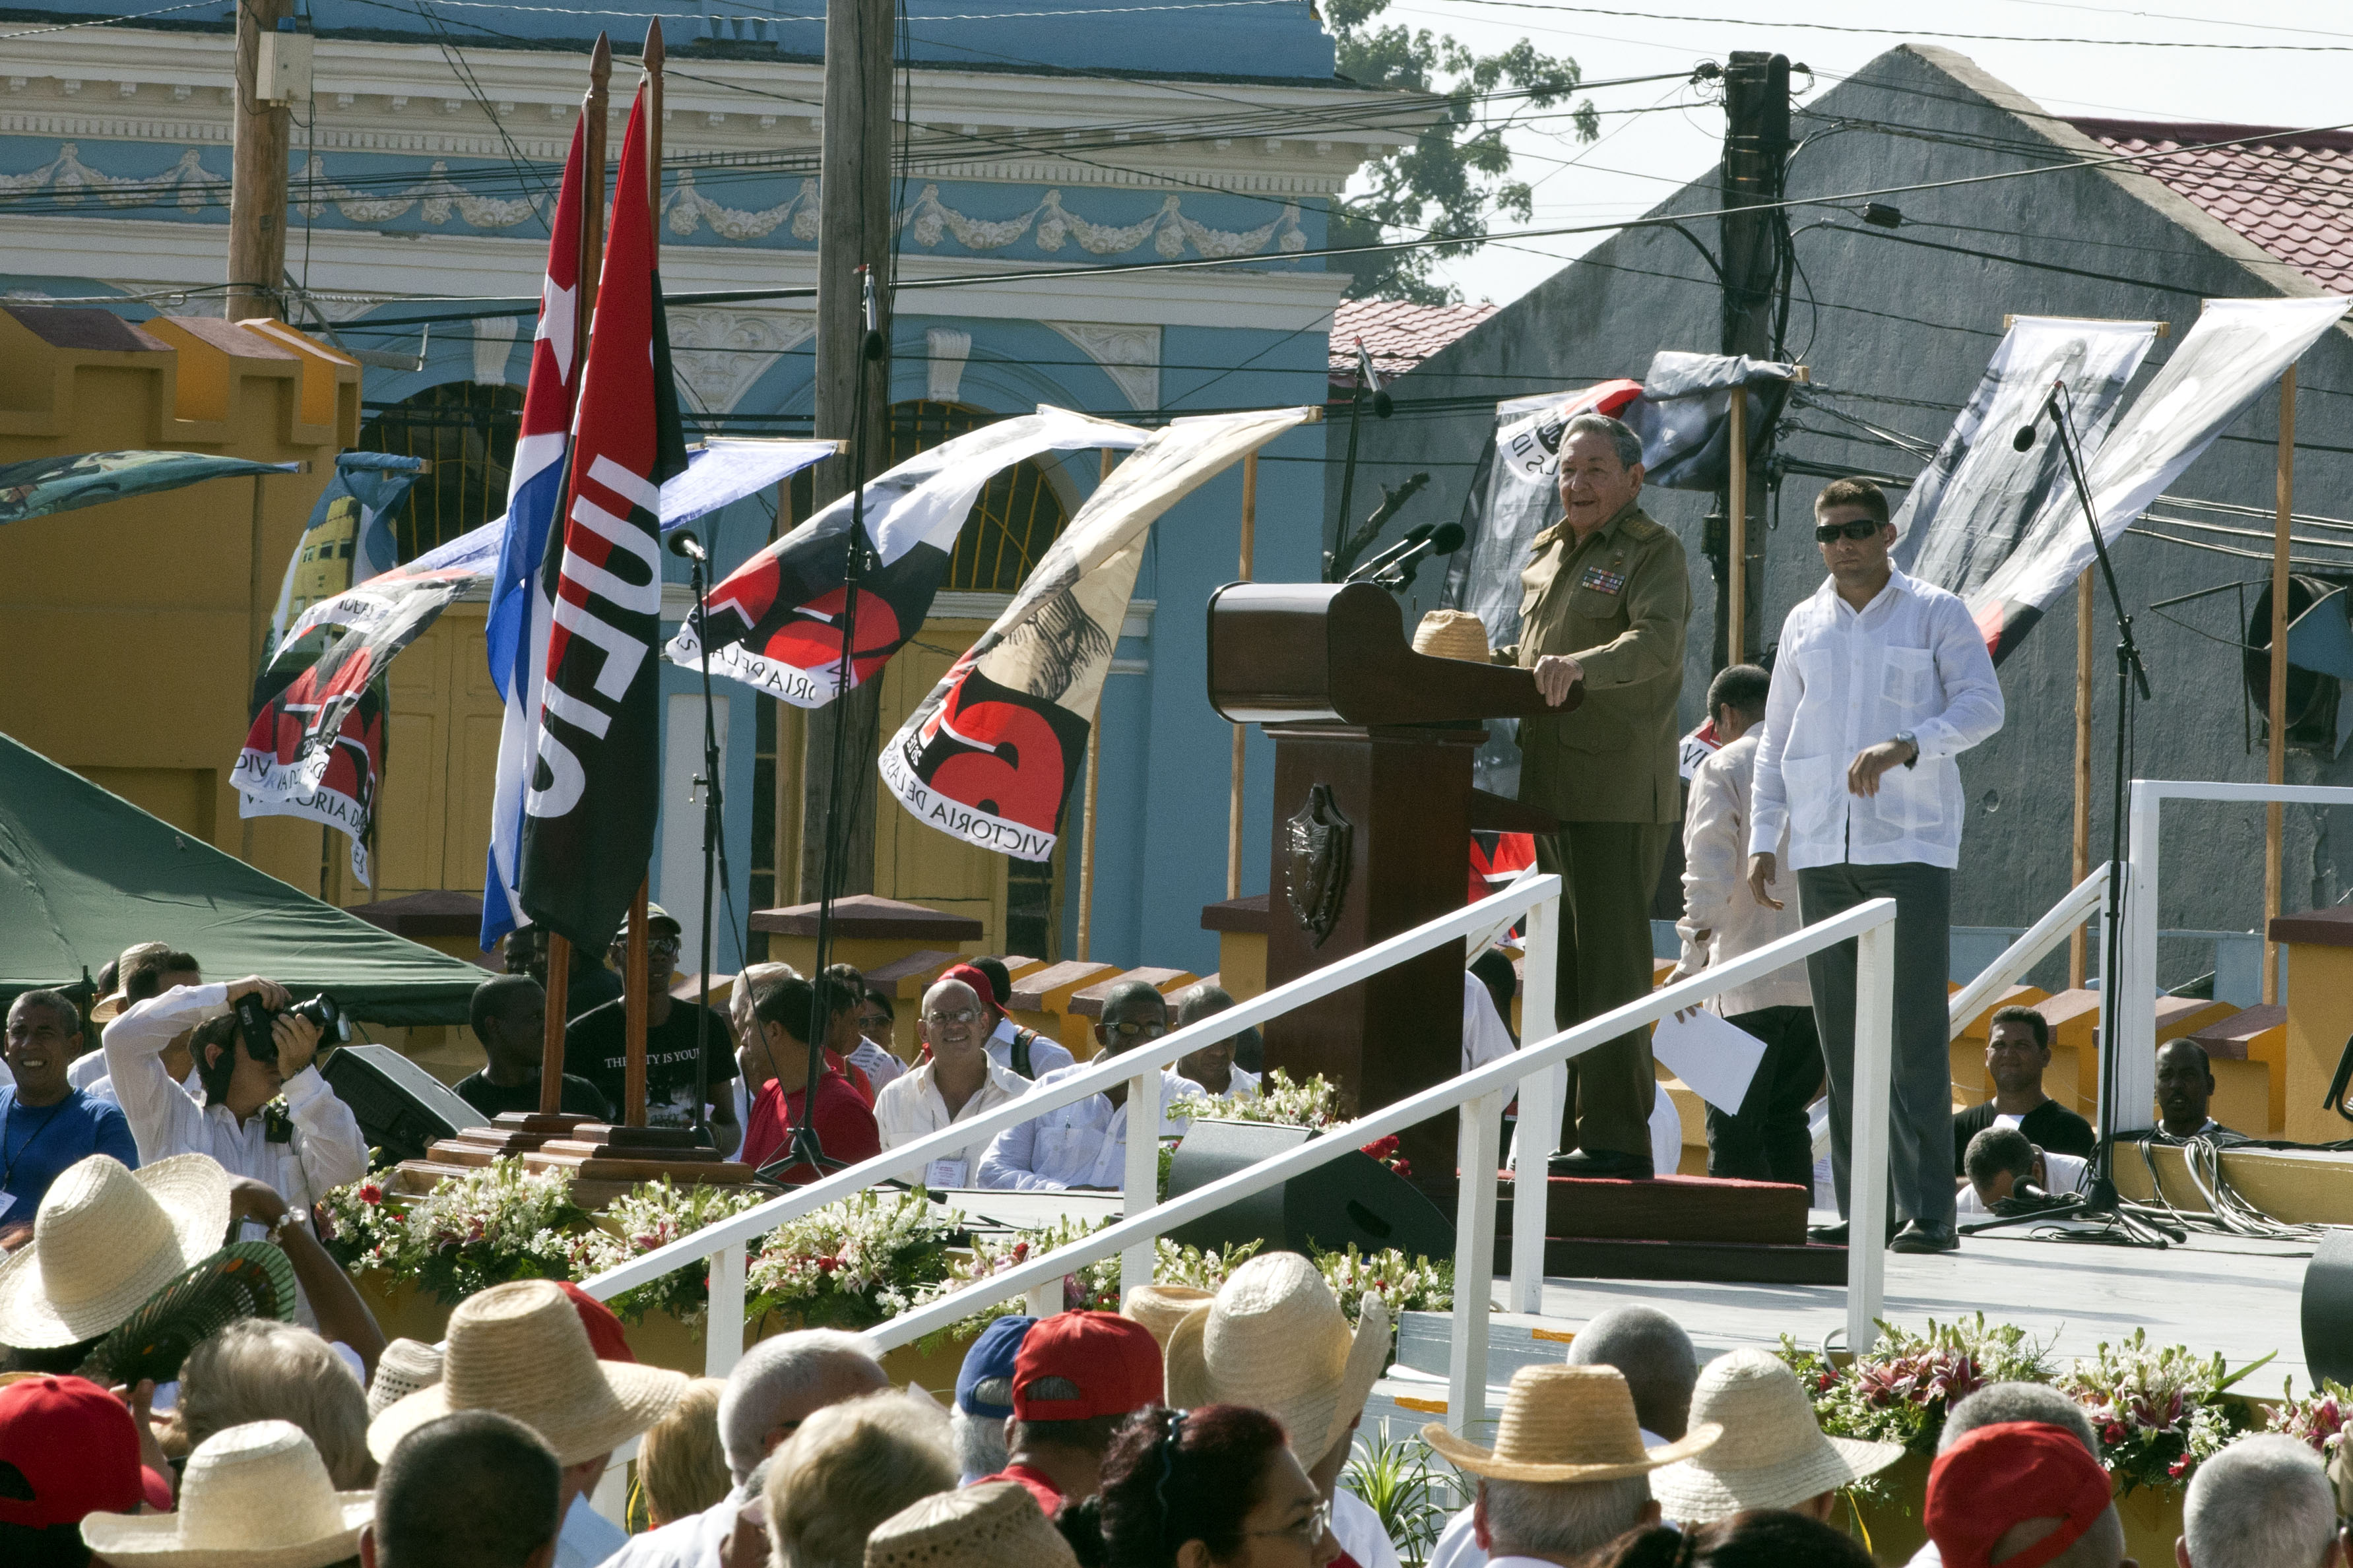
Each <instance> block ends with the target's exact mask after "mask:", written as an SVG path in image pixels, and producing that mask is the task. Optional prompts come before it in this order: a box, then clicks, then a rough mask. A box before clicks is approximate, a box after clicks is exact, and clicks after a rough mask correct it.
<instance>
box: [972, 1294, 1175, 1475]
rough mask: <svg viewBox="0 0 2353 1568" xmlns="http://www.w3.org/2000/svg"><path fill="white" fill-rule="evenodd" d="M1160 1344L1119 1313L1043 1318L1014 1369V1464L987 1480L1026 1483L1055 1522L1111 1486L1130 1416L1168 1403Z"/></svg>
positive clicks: (1009, 1435)
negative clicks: (1107, 1459) (1119, 1440)
mask: <svg viewBox="0 0 2353 1568" xmlns="http://www.w3.org/2000/svg"><path fill="white" fill-rule="evenodd" d="M1160 1390H1161V1364H1160V1344H1159V1342H1158V1341H1156V1340H1155V1339H1154V1338H1153V1337H1152V1334H1151V1331H1149V1330H1147V1329H1145V1326H1144V1325H1143V1324H1142V1323H1138V1322H1135V1321H1132V1320H1130V1319H1127V1318H1123V1317H1121V1316H1120V1315H1119V1314H1118V1313H1116V1312H1057V1313H1056V1314H1055V1315H1054V1316H1052V1317H1050V1318H1041V1319H1039V1321H1038V1322H1037V1324H1036V1325H1035V1326H1034V1327H1032V1328H1031V1329H1030V1331H1029V1334H1028V1335H1027V1336H1026V1337H1024V1338H1023V1340H1022V1342H1021V1353H1020V1354H1019V1355H1018V1356H1017V1357H1016V1358H1015V1359H1014V1363H1013V1417H1012V1419H1011V1420H1009V1421H1008V1422H1006V1424H1005V1447H1006V1450H1007V1453H1008V1459H1007V1461H1006V1466H1005V1468H1003V1469H1001V1470H999V1471H997V1474H995V1475H993V1476H983V1477H981V1478H980V1480H978V1481H975V1482H973V1483H972V1484H973V1485H975V1486H979V1485H981V1484H982V1482H986V1481H1018V1482H1020V1483H1021V1484H1022V1485H1023V1486H1025V1487H1028V1488H1029V1495H1030V1496H1032V1497H1034V1498H1036V1499H1037V1500H1038V1506H1039V1508H1041V1509H1043V1510H1045V1513H1046V1517H1047V1518H1048V1519H1051V1518H1053V1517H1054V1515H1055V1514H1056V1513H1057V1512H1058V1511H1060V1509H1061V1506H1062V1504H1063V1503H1064V1502H1065V1501H1071V1502H1077V1501H1080V1500H1083V1499H1086V1498H1090V1497H1092V1496H1093V1495H1094V1494H1095V1493H1096V1491H1098V1490H1099V1489H1101V1488H1102V1486H1103V1450H1104V1449H1106V1448H1108V1447H1111V1439H1112V1434H1113V1433H1114V1432H1116V1431H1118V1430H1119V1426H1120V1423H1122V1422H1124V1421H1125V1420H1126V1419H1127V1417H1128V1416H1129V1415H1130V1414H1132V1413H1133V1412H1134V1411H1137V1410H1140V1409H1142V1408H1143V1407H1144V1406H1145V1405H1157V1404H1158V1403H1160Z"/></svg>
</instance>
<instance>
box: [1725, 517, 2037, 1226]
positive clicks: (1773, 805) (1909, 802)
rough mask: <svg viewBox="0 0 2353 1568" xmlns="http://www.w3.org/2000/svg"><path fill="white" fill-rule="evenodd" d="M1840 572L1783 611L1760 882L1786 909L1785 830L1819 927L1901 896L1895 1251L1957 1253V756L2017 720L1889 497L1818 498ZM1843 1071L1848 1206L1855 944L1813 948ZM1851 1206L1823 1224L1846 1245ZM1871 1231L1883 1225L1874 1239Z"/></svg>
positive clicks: (1759, 787) (1758, 803) (1893, 1129)
mask: <svg viewBox="0 0 2353 1568" xmlns="http://www.w3.org/2000/svg"><path fill="white" fill-rule="evenodd" d="M1814 522H1815V527H1814V539H1815V542H1817V543H1818V544H1819V545H1820V547H1821V552H1822V564H1823V565H1824V566H1825V567H1827V568H1828V569H1829V572H1830V576H1829V578H1828V580H1826V581H1825V582H1824V583H1823V584H1822V585H1821V586H1820V588H1819V589H1817V590H1816V591H1815V592H1814V594H1813V595H1811V596H1810V597H1808V598H1806V599H1804V600H1802V601H1800V602H1799V605H1797V607H1796V608H1795V609H1792V610H1791V611H1790V612H1789V616H1788V620H1786V621H1785V622H1783V623H1782V626H1781V643H1780V654H1779V658H1778V662H1777V663H1776V664H1775V665H1774V667H1773V685H1772V689H1771V691H1770V692H1769V693H1768V695H1767V698H1766V703H1765V735H1764V739H1763V740H1762V741H1760V742H1758V743H1757V763H1756V780H1755V784H1754V796H1753V799H1754V809H1753V811H1752V812H1751V816H1750V821H1749V827H1748V849H1749V858H1748V886H1749V891H1750V894H1751V896H1752V897H1754V898H1755V899H1756V900H1757V902H1758V903H1760V904H1764V905H1767V906H1768V907H1770V908H1773V909H1779V908H1780V907H1781V900H1778V899H1776V898H1774V897H1773V895H1772V892H1771V890H1770V889H1771V888H1772V884H1773V881H1774V879H1775V877H1776V875H1777V874H1778V869H1779V867H1778V856H1777V854H1776V851H1777V849H1778V847H1779V845H1780V842H1781V836H1782V834H1783V832H1784V831H1785V830H1786V831H1787V832H1788V844H1789V852H1788V853H1789V863H1790V865H1791V866H1792V867H1793V868H1795V869H1796V871H1797V873H1798V907H1799V911H1800V912H1801V913H1802V914H1803V915H1804V917H1805V921H1806V923H1807V924H1808V925H1812V924H1814V923H1816V922H1817V921H1824V920H1828V919H1829V918H1830V917H1831V916H1832V915H1835V914H1838V913H1840V912H1841V911H1842V910H1850V909H1852V908H1854V907H1855V906H1856V905H1858V904H1862V903H1864V902H1867V901H1869V900H1873V899H1879V898H1892V899H1894V900H1895V906H1896V918H1895V1041H1894V1074H1893V1082H1892V1086H1891V1088H1892V1093H1891V1097H1890V1104H1889V1122H1890V1126H1889V1139H1888V1143H1889V1150H1888V1152H1889V1166H1890V1171H1891V1176H1892V1183H1891V1184H1892V1189H1893V1195H1894V1200H1895V1208H1896V1211H1897V1212H1899V1213H1901V1214H1902V1215H1903V1216H1904V1218H1905V1225H1904V1227H1903V1229H1902V1230H1901V1231H1899V1232H1898V1233H1897V1234H1896V1235H1895V1236H1894V1238H1893V1239H1892V1240H1891V1241H1889V1243H1888V1245H1889V1246H1890V1247H1892V1248H1894V1250H1895V1251H1898V1252H1949V1251H1951V1250H1952V1249H1953V1248H1955V1247H1958V1246H1959V1245H1960V1237H1959V1234H1958V1233H1957V1231H1956V1230H1955V1229H1954V1225H1953V1220H1954V1205H1955V1202H1956V1198H1957V1194H1956V1193H1955V1191H1954V1187H1953V1179H1952V1177H1951V1176H1950V1175H1949V1174H1948V1173H1947V1165H1946V1161H1947V1157H1948V1155H1947V1151H1948V1150H1949V1149H1950V1147H1951V1145H1952V1137H1953V1103H1952V1094H1951V1079H1952V1068H1951V1065H1950V1061H1949V1059H1948V1058H1947V1054H1946V1045H1947V1037H1948V1035H1949V1033H1950V1031H1949V1028H1948V1026H1947V1017H1946V977H1947V974H1948V973H1950V970H1951V954H1950V953H1949V952H1948V951H1947V942H1948V940H1949V932H1950V929H1951V921H1952V899H1953V868H1954V867H1956V866H1957V865H1958V864H1959V863H1960V854H1961V826H1962V820H1963V816H1964V815H1965V812H1966V809H1967V808H1966V806H1965V805H1964V803H1963V801H1962V798H1961V774H1960V769H1959V766H1958V765H1957V763H1956V762H1955V760H1954V759H1955V758H1957V756H1958V755H1959V754H1960V753H1961V752H1965V751H1968V749H1969V748H1970V747H1971V746H1974V745H1976V744H1978V742H1981V741H1984V740H1986V739H1988V738H1989V737H1990V736H1992V735H1993V734H1994V733H1995V732H1996V731H1999V730H2000V728H2001V721H2002V701H2001V684H2000V681H1999V680H1997V679H1995V677H1994V672H1993V660H1992V659H1991V658H1989V656H1988V655H1987V652H1986V645H1985V638H1984V637H1982V636H1981V635H1980V634H1979V633H1978V628H1977V626H1976V625H1975V624H1974V623H1973V622H1972V621H1971V620H1970V619H1969V613H1968V608H1967V607H1966V606H1965V605H1963V604H1962V603H1961V601H1960V600H1959V599H1958V598H1957V597H1955V596H1954V595H1951V594H1948V593H1947V592H1946V591H1945V590H1943V589H1942V588H1937V587H1934V586H1932V585H1930V584H1926V583H1923V582H1920V581H1918V580H1917V579H1915V578H1913V577H1910V576H1907V575H1905V574H1904V573H1902V572H1898V571H1896V570H1895V568H1894V564H1893V563H1891V562H1890V561H1889V560H1888V552H1889V550H1890V549H1892V548H1893V547H1894V543H1895V529H1894V525H1893V524H1891V523H1890V522H1889V521H1888V519H1887V498H1886V496H1884V495H1883V494H1882V493H1881V491H1880V489H1879V487H1878V486H1877V485H1875V484H1873V483H1872V481H1870V480H1869V479H1834V480H1832V481H1831V483H1830V484H1828V485H1826V486H1824V487H1823V488H1822V492H1821V494H1820V496H1818V497H1817V498H1815V501H1814ZM1806 974H1807V979H1808V981H1809V982H1810V984H1811V987H1812V990H1813V994H1814V1020H1815V1024H1816V1026H1817V1027H1818V1029H1819V1031H1820V1035H1821V1041H1822V1060H1823V1065H1824V1067H1825V1068H1827V1069H1828V1072H1829V1078H1830V1101H1831V1118H1830V1121H1831V1173H1832V1174H1833V1176H1834V1177H1835V1179H1836V1182H1837V1185H1838V1202H1839V1213H1840V1215H1846V1214H1848V1213H1849V1209H1848V1206H1847V1205H1848V1192H1849V1177H1850V1170H1849V1166H1850V1164H1851V1163H1852V1154H1853V1143H1854V1139H1853V1132H1854V982H1855V944H1854V943H1852V942H1844V943H1841V945H1839V946H1837V947H1834V948H1831V949H1827V950H1825V951H1823V952H1817V953H1815V954H1813V955H1812V956H1811V957H1810V958H1808V959H1807V960H1806ZM1846 1228H1847V1227H1846V1224H1845V1222H1844V1220H1843V1219H1841V1222H1840V1223H1839V1224H1838V1225H1836V1226H1824V1227H1822V1228H1821V1230H1820V1232H1818V1233H1817V1239H1819V1240H1823V1241H1831V1242H1836V1243H1841V1244H1842V1243H1844V1242H1845V1240H1846ZM1865 1239H1866V1240H1868V1241H1874V1242H1875V1240H1876V1238H1875V1237H1867V1238H1865Z"/></svg>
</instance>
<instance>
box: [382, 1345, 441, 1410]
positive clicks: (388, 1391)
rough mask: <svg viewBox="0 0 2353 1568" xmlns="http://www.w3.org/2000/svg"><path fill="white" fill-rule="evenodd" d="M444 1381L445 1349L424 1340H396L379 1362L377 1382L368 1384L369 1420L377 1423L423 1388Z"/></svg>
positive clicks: (387, 1347)
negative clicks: (376, 1420) (385, 1414)
mask: <svg viewBox="0 0 2353 1568" xmlns="http://www.w3.org/2000/svg"><path fill="white" fill-rule="evenodd" d="M440 1381H441V1347H440V1346H439V1345H428V1344H427V1343H425V1342H423V1341H422V1340H393V1341H390V1342H387V1343H386V1344H385V1347H384V1353H383V1354H382V1355H379V1356H377V1357H376V1358H375V1382H373V1383H371V1384H368V1401H367V1411H368V1419H369V1420H371V1421H373V1420H375V1418H376V1417H377V1416H379V1415H383V1414H384V1413H385V1411H386V1410H388V1409H390V1408H391V1407H392V1406H393V1405H396V1404H397V1403H398V1402H399V1401H401V1400H404V1399H406V1398H407V1397H408V1396H409V1395H410V1394H414V1393H416V1392H417V1390H418V1389H420V1388H430V1387H432V1386H433V1385H434V1384H437V1383H438V1382H440Z"/></svg>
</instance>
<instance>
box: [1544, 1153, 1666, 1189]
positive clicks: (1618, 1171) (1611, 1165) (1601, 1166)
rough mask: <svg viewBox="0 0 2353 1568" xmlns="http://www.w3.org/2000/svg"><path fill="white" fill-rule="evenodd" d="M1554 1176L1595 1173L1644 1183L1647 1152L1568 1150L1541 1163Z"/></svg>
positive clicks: (1647, 1174) (1647, 1173)
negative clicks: (1624, 1152)
mask: <svg viewBox="0 0 2353 1568" xmlns="http://www.w3.org/2000/svg"><path fill="white" fill-rule="evenodd" d="M1545 1169H1546V1171H1548V1172H1549V1173H1551V1174H1553V1175H1556V1176H1599V1177H1607V1178H1611V1179H1614V1180H1617V1181H1621V1182H1647V1181H1649V1180H1650V1179H1651V1157H1650V1156H1649V1155H1648V1154H1621V1153H1620V1152H1618V1151H1617V1150H1615V1149H1590V1150H1588V1149H1572V1150H1570V1151H1569V1152H1567V1153H1566V1154H1555V1155H1554V1156H1553V1157H1552V1158H1551V1159H1549V1160H1547V1161H1546V1162H1545Z"/></svg>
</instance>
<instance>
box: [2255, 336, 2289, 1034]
mask: <svg viewBox="0 0 2353 1568" xmlns="http://www.w3.org/2000/svg"><path fill="white" fill-rule="evenodd" d="M2279 399H2280V411H2279V468H2278V473H2277V475H2276V477H2275V479H2274V489H2273V496H2274V500H2273V507H2274V511H2273V517H2272V641H2271V655H2272V689H2271V705H2270V712H2269V714H2268V717H2269V720H2270V723H2269V726H2268V728H2269V729H2270V731H2271V744H2270V746H2269V747H2267V748H2266V752H2267V755H2266V758H2265V761H2266V764H2267V765H2266V767H2265V769H2264V776H2265V777H2267V778H2269V779H2270V780H2271V782H2272V783H2274V784H2284V783H2285V782H2287V577H2288V571H2287V567H2288V561H2287V529H2288V513H2289V511H2290V510H2293V508H2294V507H2295V366H2294V365H2290V366H2288V367H2287V368H2286V369H2285V370H2284V371H2282V372H2281V373H2280V391H2279ZM2285 815H2286V814H2285V808H2284V807H2283V806H2282V805H2281V804H2280V803H2279V802H2278V801H2273V802H2272V803H2270V805H2266V806H2265V807H2264V808H2263V1000H2264V1001H2265V1002H2266V1003H2275V1002H2277V1001H2278V1000H2279V944H2278V943H2276V942H2273V941H2272V940H2271V928H2272V921H2275V920H2277V919H2279V917H2280V890H2281V867H2280V838H2281V835H2282V832H2283V830H2284V826H2285V821H2284V818H2285Z"/></svg>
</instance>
